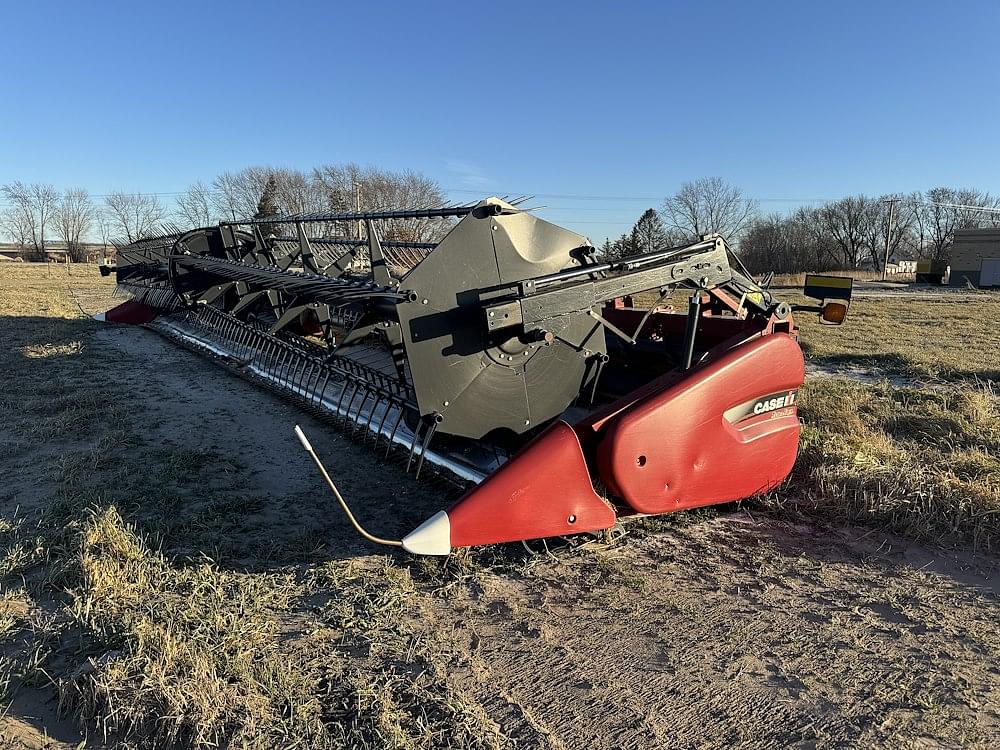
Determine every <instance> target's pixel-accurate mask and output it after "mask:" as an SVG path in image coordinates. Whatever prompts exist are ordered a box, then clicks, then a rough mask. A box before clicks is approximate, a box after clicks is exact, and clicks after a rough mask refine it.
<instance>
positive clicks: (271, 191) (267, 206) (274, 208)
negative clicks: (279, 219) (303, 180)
mask: <svg viewBox="0 0 1000 750" xmlns="http://www.w3.org/2000/svg"><path fill="white" fill-rule="evenodd" d="M277 194H278V182H277V181H276V180H275V179H274V175H273V174H272V175H269V176H268V178H267V182H266V183H264V191H263V192H262V193H261V194H260V200H259V201H257V213H255V214H254V218H255V219H263V218H264V217H266V216H274V215H275V214H276V213H278V204H277V203H276V202H275V198H276V197H277Z"/></svg>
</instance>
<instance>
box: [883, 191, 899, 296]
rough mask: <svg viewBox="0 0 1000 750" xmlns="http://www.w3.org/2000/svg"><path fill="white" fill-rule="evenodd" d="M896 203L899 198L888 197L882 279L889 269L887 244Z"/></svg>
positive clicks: (889, 238) (889, 239)
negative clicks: (887, 222) (887, 218)
mask: <svg viewBox="0 0 1000 750" xmlns="http://www.w3.org/2000/svg"><path fill="white" fill-rule="evenodd" d="M897 203H899V198H890V199H889V226H888V227H886V230H885V261H884V262H883V263H882V281H885V277H886V275H887V274H888V271H889V245H890V244H891V242H892V220H893V219H894V218H895V215H896V204H897Z"/></svg>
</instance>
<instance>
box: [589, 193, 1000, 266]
mask: <svg viewBox="0 0 1000 750" xmlns="http://www.w3.org/2000/svg"><path fill="white" fill-rule="evenodd" d="M890 212H891V213H892V217H891V218H892V221H891V222H890ZM997 226H1000V197H996V196H992V195H990V194H989V193H986V192H983V191H980V190H972V189H955V188H946V187H939V188H933V189H931V190H927V191H925V192H915V193H909V194H905V195H904V194H892V195H883V196H880V197H877V198H872V197H868V196H864V195H858V196H849V197H846V198H841V199H840V200H837V201H831V202H828V203H825V204H823V205H821V206H816V207H804V208H800V209H798V210H796V211H795V212H793V213H791V214H787V215H786V214H768V215H761V214H760V212H759V210H758V206H757V204H756V202H755V201H753V200H752V199H750V198H747V197H745V196H744V195H743V193H742V192H741V191H740V190H739V189H738V188H735V187H733V186H731V185H727V184H726V183H725V182H723V181H722V180H720V179H718V178H712V179H705V180H699V181H697V182H693V183H685V184H684V185H683V186H682V187H681V190H680V191H678V193H677V194H676V195H673V196H671V197H669V198H667V199H666V200H665V201H664V202H663V205H662V206H661V208H660V209H659V210H658V211H657V210H654V209H652V208H650V209H647V210H646V211H645V212H644V213H643V214H642V216H640V217H639V219H638V220H637V221H636V223H635V225H634V226H633V227H632V231H631V232H629V233H627V234H623V235H621V236H620V237H618V238H617V239H615V240H611V239H610V238H609V239H608V240H607V241H605V243H604V246H603V248H602V249H603V251H604V254H605V256H606V257H609V258H622V257H628V256H631V255H635V254H637V253H641V252H646V251H648V250H651V249H655V248H657V247H666V246H670V245H677V244H682V243H684V242H689V241H691V240H693V239H696V238H697V237H699V236H700V235H703V234H707V233H710V232H718V233H719V234H721V235H723V236H724V237H725V238H726V239H727V240H728V241H729V242H730V244H731V245H733V246H734V247H735V248H737V249H738V250H739V253H740V257H741V258H742V260H743V262H744V263H745V264H746V265H747V266H748V268H749V269H750V270H751V271H753V272H755V273H762V272H765V271H775V272H776V273H799V272H801V271H833V270H859V269H862V270H863V269H876V270H878V269H881V268H882V265H883V263H884V262H885V257H886V249H887V248H888V254H889V257H890V258H891V259H897V260H901V259H922V258H926V259H933V260H943V261H946V260H947V259H948V256H949V252H950V250H951V245H952V242H953V241H954V238H955V231H956V230H958V229H973V228H981V227H997Z"/></svg>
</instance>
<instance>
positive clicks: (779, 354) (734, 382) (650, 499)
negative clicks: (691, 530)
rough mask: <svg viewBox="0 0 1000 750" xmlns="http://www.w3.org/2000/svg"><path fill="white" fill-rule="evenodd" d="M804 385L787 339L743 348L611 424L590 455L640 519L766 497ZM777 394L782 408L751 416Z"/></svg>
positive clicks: (791, 442) (790, 457)
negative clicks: (646, 515) (760, 401)
mask: <svg viewBox="0 0 1000 750" xmlns="http://www.w3.org/2000/svg"><path fill="white" fill-rule="evenodd" d="M803 380H804V367H803V361H802V352H801V350H800V349H799V346H798V344H797V343H796V342H795V341H794V340H793V339H792V338H790V337H789V336H786V335H784V334H774V335H770V336H762V337H760V338H757V339H754V340H752V341H750V342H747V343H745V344H741V345H740V346H737V347H736V348H734V349H732V350H731V351H729V352H727V353H726V354H724V355H722V356H720V357H719V358H718V359H716V360H714V361H712V362H711V363H708V364H705V365H704V366H702V367H700V368H698V369H696V370H693V371H691V373H690V374H689V375H687V376H686V377H684V378H683V379H682V380H680V381H678V382H675V383H672V384H669V385H667V386H666V387H664V388H663V389H662V390H660V391H659V392H657V393H651V394H644V395H643V397H642V398H641V399H640V400H638V401H637V402H636V403H634V404H632V405H630V406H629V407H628V408H626V409H625V410H623V411H622V412H621V413H619V414H617V415H615V416H614V417H612V418H611V419H610V420H609V421H608V422H607V424H606V425H605V426H604V428H603V434H602V435H601V437H600V442H599V444H598V446H597V451H596V459H597V469H598V474H599V476H600V477H601V481H602V482H603V483H604V484H605V486H607V487H608V488H609V489H610V490H611V492H613V493H615V494H616V495H618V496H620V497H621V498H622V499H624V500H625V502H627V503H628V504H629V505H630V506H631V507H632V508H633V509H634V510H636V511H638V512H639V513H667V512H670V511H674V510H682V509H684V508H693V507H696V506H700V505H710V504H712V503H723V502H728V501H731V500H740V499H742V498H746V497H750V496H751V495H753V494H755V493H758V492H765V491H767V490H769V489H771V488H773V487H775V486H777V485H778V484H779V483H780V482H781V481H782V480H783V479H784V478H785V477H786V476H788V473H789V472H790V471H791V469H792V465H793V464H794V463H795V455H796V452H797V450H798V442H799V420H798V415H797V413H796V409H795V406H794V392H795V391H796V390H797V389H798V388H799V387H800V386H801V385H802V382H803ZM779 394H781V395H783V394H791V395H789V396H787V405H786V404H785V402H781V404H780V406H781V407H782V408H777V407H778V406H779V400H780V399H777V398H775V399H774V400H773V401H770V400H769V401H768V402H766V403H764V404H762V407H763V408H762V407H760V406H759V407H758V408H757V410H756V411H754V410H753V406H754V404H755V403H756V401H757V400H758V399H761V398H767V397H768V396H769V395H774V396H777V395H779ZM748 408H749V409H750V411H749V412H748V413H746V415H745V416H744V415H743V412H741V409H748ZM727 412H728V416H727ZM734 412H735V414H737V415H738V416H734Z"/></svg>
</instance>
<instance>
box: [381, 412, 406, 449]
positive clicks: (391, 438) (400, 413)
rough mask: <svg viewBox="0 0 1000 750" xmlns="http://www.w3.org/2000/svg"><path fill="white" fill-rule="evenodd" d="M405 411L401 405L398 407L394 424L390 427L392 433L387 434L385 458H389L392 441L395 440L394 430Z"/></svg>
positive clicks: (396, 428)
mask: <svg viewBox="0 0 1000 750" xmlns="http://www.w3.org/2000/svg"><path fill="white" fill-rule="evenodd" d="M405 412H406V410H405V409H404V408H403V406H402V404H400V406H399V414H398V415H397V416H396V423H395V424H394V425H393V426H392V431H391V432H390V433H389V442H388V444H387V445H386V446H385V455H386V458H388V457H389V451H391V450H392V446H393V440H394V439H395V438H396V430H398V429H399V423H400V422H402V421H403V415H404V414H405Z"/></svg>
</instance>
